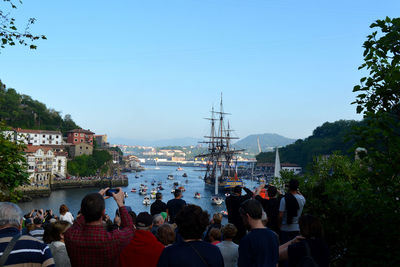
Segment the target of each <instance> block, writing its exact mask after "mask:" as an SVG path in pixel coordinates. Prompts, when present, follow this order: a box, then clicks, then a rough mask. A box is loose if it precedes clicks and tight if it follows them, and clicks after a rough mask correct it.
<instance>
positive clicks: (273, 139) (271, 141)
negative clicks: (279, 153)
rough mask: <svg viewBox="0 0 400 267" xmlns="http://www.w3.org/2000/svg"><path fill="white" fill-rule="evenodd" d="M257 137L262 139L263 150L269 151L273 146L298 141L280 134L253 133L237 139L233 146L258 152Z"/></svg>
mask: <svg viewBox="0 0 400 267" xmlns="http://www.w3.org/2000/svg"><path fill="white" fill-rule="evenodd" d="M257 137H258V138H259V139H260V146H261V151H268V148H271V147H277V146H278V147H279V146H286V145H289V144H292V143H294V141H296V140H295V139H290V138H287V137H284V136H282V135H279V134H271V133H265V134H252V135H249V136H247V137H245V138H243V139H241V140H239V141H237V142H236V143H235V144H233V146H234V147H235V148H237V149H246V150H247V151H248V152H250V153H258V152H259V150H258V142H257Z"/></svg>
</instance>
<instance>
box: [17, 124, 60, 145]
mask: <svg viewBox="0 0 400 267" xmlns="http://www.w3.org/2000/svg"><path fill="white" fill-rule="evenodd" d="M14 138H16V140H20V141H22V142H24V143H25V144H26V145H32V146H46V145H64V142H63V137H62V134H61V132H60V131H47V130H30V129H21V128H18V129H14Z"/></svg>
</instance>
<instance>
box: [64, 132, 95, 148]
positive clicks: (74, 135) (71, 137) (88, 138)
mask: <svg viewBox="0 0 400 267" xmlns="http://www.w3.org/2000/svg"><path fill="white" fill-rule="evenodd" d="M93 137H94V133H93V132H91V131H90V130H84V129H74V130H71V131H69V132H68V135H67V142H68V143H70V144H73V145H79V144H89V145H91V146H93Z"/></svg>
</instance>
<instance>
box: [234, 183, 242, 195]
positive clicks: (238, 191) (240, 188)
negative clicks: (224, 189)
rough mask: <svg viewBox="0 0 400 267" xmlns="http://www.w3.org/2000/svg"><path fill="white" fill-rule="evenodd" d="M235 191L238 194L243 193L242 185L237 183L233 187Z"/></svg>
mask: <svg viewBox="0 0 400 267" xmlns="http://www.w3.org/2000/svg"><path fill="white" fill-rule="evenodd" d="M233 193H235V194H237V195H241V194H242V187H241V186H240V185H237V186H235V187H234V188H233Z"/></svg>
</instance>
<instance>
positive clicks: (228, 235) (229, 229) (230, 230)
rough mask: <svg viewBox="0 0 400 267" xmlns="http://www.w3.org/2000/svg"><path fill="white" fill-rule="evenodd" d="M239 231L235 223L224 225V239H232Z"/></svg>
mask: <svg viewBox="0 0 400 267" xmlns="http://www.w3.org/2000/svg"><path fill="white" fill-rule="evenodd" d="M236 233H237V228H236V226H235V225H234V224H232V223H228V224H227V225H225V226H224V227H222V236H223V238H224V240H232V239H233V238H234V237H235V236H236Z"/></svg>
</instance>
